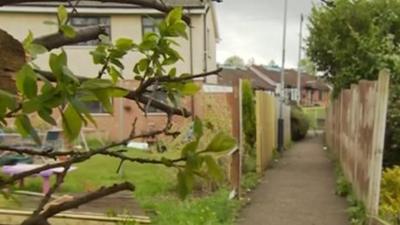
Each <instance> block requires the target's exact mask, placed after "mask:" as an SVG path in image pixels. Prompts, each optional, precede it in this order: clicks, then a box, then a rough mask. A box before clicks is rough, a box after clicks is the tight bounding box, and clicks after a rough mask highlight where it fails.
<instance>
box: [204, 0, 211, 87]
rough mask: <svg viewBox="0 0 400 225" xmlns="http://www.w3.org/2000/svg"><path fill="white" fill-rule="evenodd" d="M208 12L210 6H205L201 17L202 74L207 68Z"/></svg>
mask: <svg viewBox="0 0 400 225" xmlns="http://www.w3.org/2000/svg"><path fill="white" fill-rule="evenodd" d="M209 10H210V6H209V5H208V4H207V5H206V11H205V12H204V15H203V34H204V37H203V38H204V43H203V45H204V49H203V51H204V52H203V53H204V59H203V60H204V65H203V66H204V67H203V72H207V70H208V66H207V57H208V52H207V15H208V11H209ZM204 81H206V78H204Z"/></svg>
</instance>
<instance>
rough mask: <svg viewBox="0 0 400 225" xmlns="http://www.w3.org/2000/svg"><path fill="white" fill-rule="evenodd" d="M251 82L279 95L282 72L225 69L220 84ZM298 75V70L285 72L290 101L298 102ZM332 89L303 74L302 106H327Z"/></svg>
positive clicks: (287, 96)
mask: <svg viewBox="0 0 400 225" xmlns="http://www.w3.org/2000/svg"><path fill="white" fill-rule="evenodd" d="M239 78H240V79H248V80H251V82H252V85H253V88H254V89H256V90H264V91H269V92H271V93H273V94H275V95H279V93H280V88H281V71H280V69H279V68H268V67H264V66H250V67H246V68H224V70H223V72H222V73H221V76H220V78H219V79H218V83H219V84H222V85H229V86H231V85H233V84H234V82H235V80H237V79H239ZM297 78H298V74H297V71H296V70H286V71H285V96H286V98H287V100H289V101H297V99H298V97H299V94H298V88H297ZM329 95H330V87H329V85H327V84H326V83H325V82H323V81H322V80H320V79H318V78H317V77H315V76H311V75H309V74H306V73H302V74H301V96H300V104H301V105H303V106H315V105H321V106H325V105H326V104H327V103H328V101H329Z"/></svg>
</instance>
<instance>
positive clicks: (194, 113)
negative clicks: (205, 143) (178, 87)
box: [187, 9, 196, 120]
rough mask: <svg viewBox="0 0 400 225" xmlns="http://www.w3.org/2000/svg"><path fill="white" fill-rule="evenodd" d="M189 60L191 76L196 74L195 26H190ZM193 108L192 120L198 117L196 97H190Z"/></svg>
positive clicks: (191, 107) (189, 13)
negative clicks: (194, 53)
mask: <svg viewBox="0 0 400 225" xmlns="http://www.w3.org/2000/svg"><path fill="white" fill-rule="evenodd" d="M187 14H188V15H189V16H191V12H190V9H188V13H187ZM189 58H190V74H194V69H193V26H192V24H191V25H190V26H189ZM190 101H191V106H190V109H191V111H192V120H194V118H195V117H196V108H195V97H194V96H191V97H190Z"/></svg>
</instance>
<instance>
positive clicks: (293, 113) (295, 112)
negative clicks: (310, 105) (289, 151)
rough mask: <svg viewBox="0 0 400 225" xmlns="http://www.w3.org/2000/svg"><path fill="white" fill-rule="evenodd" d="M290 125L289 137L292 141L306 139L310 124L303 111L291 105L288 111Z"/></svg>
mask: <svg viewBox="0 0 400 225" xmlns="http://www.w3.org/2000/svg"><path fill="white" fill-rule="evenodd" d="M290 124H291V126H290V129H291V135H292V139H293V140H294V141H299V140H302V139H304V138H305V137H306V135H307V132H308V129H309V128H310V122H309V120H308V118H307V116H306V114H305V113H304V112H303V110H302V109H301V108H300V107H298V106H296V105H292V107H291V110H290Z"/></svg>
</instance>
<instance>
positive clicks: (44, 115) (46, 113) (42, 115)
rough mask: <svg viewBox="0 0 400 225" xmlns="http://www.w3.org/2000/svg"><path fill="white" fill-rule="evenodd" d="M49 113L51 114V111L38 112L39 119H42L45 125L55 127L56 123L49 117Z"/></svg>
mask: <svg viewBox="0 0 400 225" xmlns="http://www.w3.org/2000/svg"><path fill="white" fill-rule="evenodd" d="M51 113H52V110H51V109H43V110H40V111H38V115H39V116H40V118H42V119H43V120H44V121H46V122H47V123H49V124H51V125H53V126H57V122H56V121H55V119H54V118H53V117H52V116H51Z"/></svg>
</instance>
